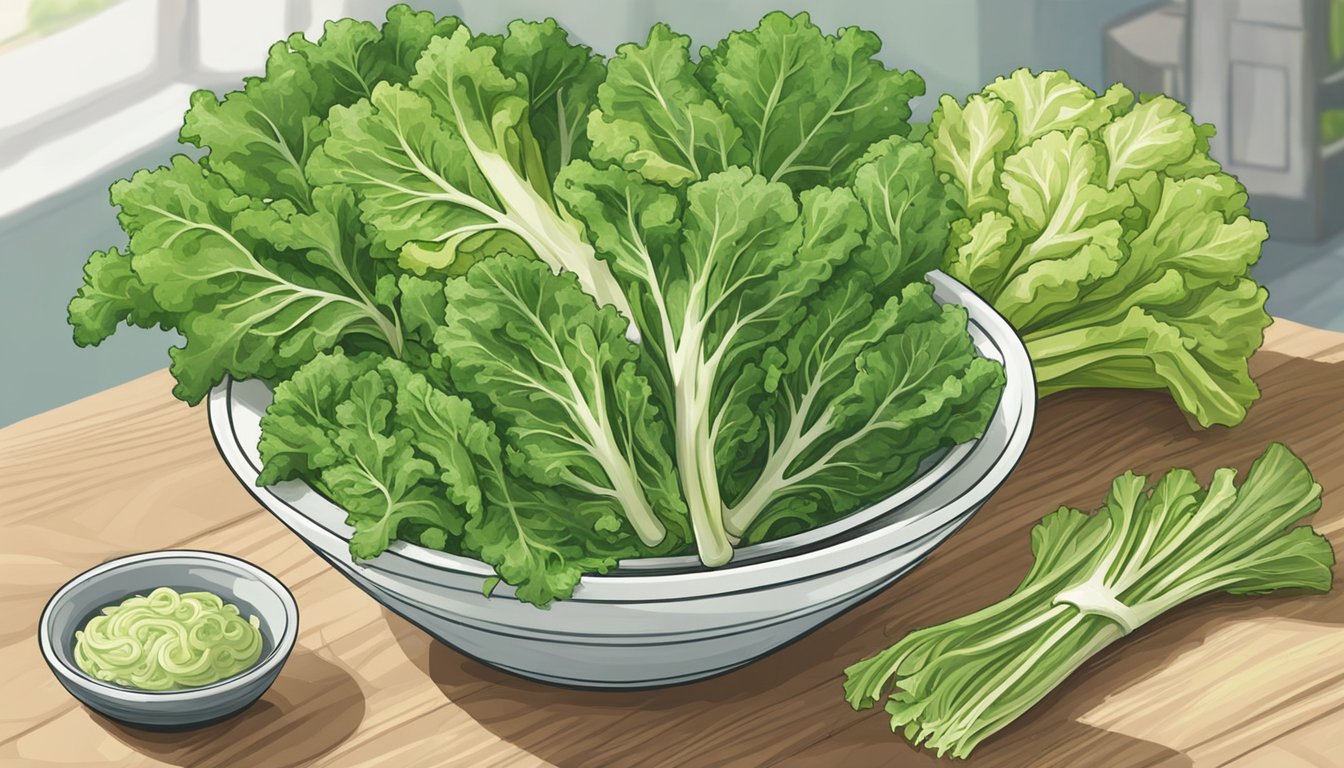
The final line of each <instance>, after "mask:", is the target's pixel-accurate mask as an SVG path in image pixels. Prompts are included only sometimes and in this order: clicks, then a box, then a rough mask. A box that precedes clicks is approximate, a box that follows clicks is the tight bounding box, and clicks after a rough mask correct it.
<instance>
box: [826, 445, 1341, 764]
mask: <svg viewBox="0 0 1344 768" xmlns="http://www.w3.org/2000/svg"><path fill="white" fill-rule="evenodd" d="M1235 475H1236V471H1235V470H1233V469H1230V468H1223V469H1219V470H1217V471H1216V472H1215V473H1214V475H1213V481H1212V483H1210V485H1209V487H1208V488H1207V489H1202V488H1200V486H1199V484H1198V483H1197V482H1196V481H1195V477H1194V475H1193V474H1192V473H1191V472H1190V471H1188V470H1185V469H1173V470H1171V471H1170V472H1167V474H1166V475H1164V476H1163V477H1162V478H1161V479H1160V480H1159V481H1158V482H1157V484H1156V485H1155V486H1154V487H1153V489H1152V490H1151V491H1147V492H1145V491H1144V488H1145V487H1146V485H1147V483H1148V478H1147V477H1144V476H1142V475H1135V474H1133V473H1130V472H1127V473H1125V474H1124V475H1122V476H1121V477H1119V478H1117V479H1116V480H1115V481H1114V483H1113V484H1112V486H1111V492H1110V495H1109V496H1107V498H1106V503H1105V506H1103V507H1102V508H1101V509H1100V510H1099V511H1098V512H1097V513H1096V514H1092V515H1089V514H1086V513H1083V512H1081V511H1079V510H1076V509H1069V508H1067V507H1065V508H1061V509H1060V510H1059V511H1057V512H1055V513H1054V514H1051V515H1048V516H1047V517H1045V518H1044V519H1043V520H1041V522H1040V523H1039V524H1037V526H1036V527H1035V528H1034V529H1033V530H1032V533H1031V548H1032V554H1033V555H1034V556H1035V563H1034V564H1033V565H1032V568H1031V571H1030V572H1029V573H1028V574H1027V576H1026V578H1025V579H1024V580H1023V581H1022V583H1021V584H1020V585H1019V586H1018V588H1017V589H1016V590H1015V591H1014V592H1013V594H1012V595H1010V596H1009V597H1008V598H1006V599H1004V600H1003V601H1001V602H999V603H997V604H995V605H992V606H989V607H988V608H985V609H983V610H980V611H977V612H975V613H973V614H970V615H969V616H965V617H962V618H960V619H955V620H953V621H949V622H947V623H945V624H940V625H938V626H936V627H929V628H926V629H921V630H918V631H915V632H912V633H910V634H909V635H907V636H906V637H905V638H903V639H902V640H901V641H900V642H898V643H896V645H894V646H892V647H891V648H889V649H887V650H885V651H883V652H882V653H879V654H878V655H876V656H873V657H871V658H869V659H865V660H863V661H860V662H859V663H857V664H854V665H853V666H851V667H849V668H848V669H846V670H845V674H846V676H847V680H846V682H845V693H846V698H847V699H848V701H849V703H850V704H851V705H852V706H853V707H854V708H855V709H861V708H865V707H871V706H873V705H874V704H876V703H877V701H878V699H880V698H882V696H883V691H884V690H885V689H886V688H887V687H888V686H889V685H891V686H894V687H895V688H896V689H897V690H896V691H895V692H894V693H892V694H891V696H890V698H889V700H888V701H887V706H886V709H887V712H889V713H890V714H891V727H892V730H893V731H895V730H897V729H903V732H904V735H905V737H906V738H907V739H908V740H910V742H911V743H912V744H915V745H916V746H918V745H924V746H927V747H929V748H930V749H933V750H936V751H937V753H938V754H939V756H941V755H943V754H944V753H948V752H950V753H951V754H952V756H954V757H966V756H967V755H969V754H970V752H971V750H973V749H975V747H976V745H977V744H979V743H980V742H981V741H982V740H983V739H985V738H986V737H988V736H990V735H991V734H993V733H995V732H997V731H998V730H1000V729H1001V728H1003V727H1004V726H1006V725H1008V723H1010V722H1012V721H1013V720H1014V719H1016V718H1017V717H1018V716H1019V715H1021V714H1022V713H1023V712H1025V711H1027V710H1028V709H1029V708H1031V707H1032V706H1033V705H1034V704H1036V702H1038V701H1040V700H1041V699H1042V698H1044V697H1045V696H1046V694H1048V693H1049V692H1050V691H1051V690H1052V689H1053V688H1054V687H1055V686H1057V685H1059V684H1060V683H1061V682H1062V681H1063V680H1064V679H1065V678H1067V677H1068V676H1069V675H1070V674H1072V673H1073V671H1074V670H1075V669H1077V668H1078V667H1079V666H1081V665H1082V664H1083V663H1084V662H1085V661H1087V660H1088V659H1089V658H1091V657H1092V656H1093V655H1095V654H1096V653H1097V652H1098V651H1100V650H1101V649H1103V648H1105V647H1106V646H1108V645H1110V644H1111V643H1113V642H1115V641H1116V640H1119V639H1120V638H1122V637H1124V636H1125V635H1127V634H1129V633H1130V632H1133V631H1134V630H1135V629H1136V628H1138V627H1140V626H1142V625H1144V624H1146V623H1147V622H1149V621H1152V620H1153V619H1154V618H1156V617H1158V616H1160V615H1161V614H1162V613H1164V612H1166V611H1168V610H1170V609H1172V608H1175V607H1176V606H1178V605H1180V604H1181V603H1184V602H1186V601H1188V600H1193V599H1195V598H1196V597H1199V596H1201V595H1206V594H1209V593H1211V592H1226V593H1228V594H1234V595H1254V594H1262V593H1265V592H1269V591H1271V590H1275V589H1285V588H1301V589H1308V590H1313V591H1318V592H1325V591H1327V590H1329V588H1330V582H1331V566H1332V565H1333V564H1334V552H1333V551H1332V550H1331V548H1330V544H1329V542H1327V541H1326V539H1325V538H1324V537H1322V536H1321V535H1319V534H1317V533H1316V532H1314V531H1313V530H1312V529H1311V528H1310V527H1307V526H1300V527H1293V526H1294V523H1296V522H1297V521H1299V520H1301V519H1302V518H1303V517H1305V516H1307V515H1309V514H1311V513H1312V512H1314V511H1316V509H1317V508H1318V507H1319V506H1320V492H1321V486H1320V485H1318V484H1317V483H1315V482H1313V480H1312V477H1311V473H1310V472H1309V471H1308V470H1307V467H1306V465H1304V464H1303V463H1302V461H1301V460H1300V459H1298V458H1297V457H1296V456H1295V455H1293V453H1292V452H1291V451H1289V450H1288V449H1287V448H1286V447H1284V446H1283V445H1281V444H1279V443H1274V444H1272V445H1270V446H1269V448H1268V449H1267V450H1266V451H1265V453H1264V455H1263V456H1261V457H1260V458H1259V459H1257V460H1256V462H1255V463H1254V464H1253V465H1252V466H1251V471H1250V473H1249V474H1248V475H1247V477H1246V481H1245V482H1244V483H1243V484H1242V485H1241V487H1240V488H1238V487H1236V486H1235V485H1233V478H1234V477H1235Z"/></svg>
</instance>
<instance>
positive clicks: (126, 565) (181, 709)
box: [38, 550, 299, 730]
mask: <svg viewBox="0 0 1344 768" xmlns="http://www.w3.org/2000/svg"><path fill="white" fill-rule="evenodd" d="M158 587H172V588H174V589H176V590H179V591H183V592H185V591H197V590H204V591H207V592H213V593H214V594H216V595H219V596H220V597H221V598H223V600H224V602H226V603H231V604H233V605H236V606H238V608H239V611H240V612H241V613H242V615H244V616H256V617H257V619H258V622H259V624H260V626H259V629H260V630H261V638H262V652H261V658H260V659H258V660H257V662H256V663H255V664H253V665H252V666H251V667H248V668H247V669H245V670H243V671H242V672H240V673H238V674H236V675H234V676H233V677H229V678H226V679H224V680H221V681H219V682H217V683H213V684H211V685H203V686H200V687H197V688H186V689H183V690H180V691H140V690H136V689H133V688H124V687H122V686H119V685H113V684H111V683H106V682H103V681H102V680H97V679H95V678H93V677H90V676H89V675H88V674H86V673H85V672H84V671H83V670H82V669H80V668H79V666H78V665H77V664H75V660H74V647H75V632H76V630H79V629H82V628H83V627H84V625H85V624H87V623H88V621H89V619H91V618H93V617H94V616H96V615H97V614H98V613H99V612H100V611H101V610H102V609H103V608H105V607H107V606H109V605H116V604H118V603H120V602H121V601H122V600H125V599H126V598H128V597H130V596H132V595H147V594H149V593H150V592H152V591H154V590H155V589H156V588H158ZM298 632H299V609H298V606H297V605H296V604H295V603H294V596H293V595H291V594H290V593H289V590H288V589H285V586H284V585H283V584H281V583H280V582H279V580H277V579H276V578H275V577H274V576H272V575H270V574H269V573H267V572H265V571H263V570H262V569H260V568H258V567H257V566H255V565H252V564H251V563H248V562H246V561H243V560H239V559H238V558H236V557H229V556H227V555H220V554H216V553H214V552H198V551H196V550H165V551H162V552H145V553H142V554H138V555H130V556H128V557H122V558H118V559H116V560H111V561H108V562H106V563H103V564H102V565H99V566H96V567H94V568H91V569H89V570H87V571H85V572H84V573H81V574H80V575H78V576H76V577H75V578H73V579H71V580H70V581H69V582H68V583H66V584H65V586H63V587H61V588H60V589H59V590H57V591H56V594H54V595H52V597H51V600H49V601H48V602H47V606H46V608H44V609H43V611H42V618H41V620H40V621H39V623H38V643H39V644H40V645H41V647H42V656H43V658H45V659H46V661H47V665H48V666H50V667H51V671H52V672H53V673H55V675H56V679H57V680H60V682H61V685H63V686H65V689H66V690H67V691H69V692H70V693H71V694H72V695H74V697H75V698H77V699H79V700H80V701H82V702H84V703H85V704H87V705H88V706H89V707H91V708H93V709H95V710H97V711H98V712H101V713H102V714H104V715H106V716H108V717H110V718H112V719H113V720H120V721H121V722H124V723H130V724H131V725H135V726H138V727H141V728H149V729H154V730H183V729H187V728H194V727H198V726H202V725H208V724H210V723H213V722H217V721H219V720H222V719H224V718H226V717H229V716H230V715H233V714H235V713H237V712H239V711H240V710H242V709H244V708H246V707H247V706H248V705H250V704H251V703H252V702H254V701H256V700H257V699H258V698H260V697H261V695H262V694H263V693H265V692H266V689H267V688H270V687H271V683H272V682H274V681H275V678H276V676H277V675H278V674H280V668H281V667H282V666H284V663H285V659H287V658H289V654H290V651H292V650H294V640H295V638H296V637H298Z"/></svg>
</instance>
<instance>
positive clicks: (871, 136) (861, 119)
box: [588, 12, 924, 192]
mask: <svg viewBox="0 0 1344 768" xmlns="http://www.w3.org/2000/svg"><path fill="white" fill-rule="evenodd" d="M689 48H690V38H688V37H686V36H684V35H678V34H676V33H675V32H673V31H672V30H671V29H669V28H668V27H667V26H666V25H662V24H659V25H656V26H654V28H653V30H652V31H651V32H650V33H649V38H648V40H647V42H646V43H645V44H644V45H642V46H641V45H637V44H635V43H629V44H626V45H623V46H620V47H619V48H617V49H616V57H615V58H614V59H612V61H611V62H610V64H609V66H608V75H607V79H606V82H604V83H603V84H602V85H601V87H599V88H598V92H597V107H598V108H597V109H596V110H595V111H594V112H593V114H592V116H591V118H590V121H589V125H588V132H589V135H590V136H591V137H592V139H593V149H592V157H593V159H594V160H595V161H599V162H602V163H613V164H616V165H619V166H621V167H624V168H625V169H627V170H631V171H636V172H638V173H640V174H641V175H642V176H643V177H644V178H646V179H648V180H650V181H656V182H661V183H664V184H668V185H672V186H679V185H681V184H685V183H687V182H689V181H692V180H696V179H704V178H707V177H708V176H709V175H710V174H713V173H716V172H718V171H722V170H724V169H726V168H729V167H731V166H737V165H741V166H745V167H747V168H749V169H750V170H752V171H753V172H754V173H756V174H757V175H760V176H764V177H765V178H766V179H767V180H769V181H782V182H784V183H786V184H788V185H789V186H790V188H791V189H793V190H794V191H795V192H797V191H801V190H803V189H807V188H809V187H812V186H817V185H819V184H828V185H833V184H837V183H839V182H841V181H842V180H844V179H845V178H846V174H847V172H848V171H849V167H850V164H851V163H853V162H854V161H855V160H856V159H858V158H859V157H860V156H861V155H863V153H864V152H865V150H867V148H868V146H869V145H870V144H872V143H874V142H876V141H878V140H880V139H884V138H886V137H888V136H893V135H895V136H905V135H907V134H908V133H909V131H910V125H909V123H908V119H909V117H910V107H909V102H910V99H911V98H913V97H915V96H918V95H921V94H922V93H923V92H924V81H923V80H922V79H920V77H919V76H918V75H916V74H914V73H912V72H901V71H899V70H888V69H886V68H885V67H884V66H883V65H882V64H881V63H880V62H878V61H877V60H875V59H874V58H873V57H874V56H875V55H876V54H877V52H878V50H879V49H880V48H881V43H880V42H879V41H878V39H877V36H876V35H874V34H872V33H871V32H866V31H864V30H860V29H857V28H854V27H850V28H846V29H842V30H840V32H839V34H838V35H824V34H822V32H821V30H819V29H818V28H817V27H816V26H815V25H813V24H812V22H811V20H810V19H809V17H808V15H807V14H806V13H800V14H798V15H796V16H793V17H790V16H787V15H785V14H783V13H778V12H776V13H772V14H769V15H767V16H766V17H765V18H764V19H762V20H761V23H760V25H759V26H758V27H757V28H756V29H754V30H750V31H744V32H734V33H733V34H731V35H729V36H728V37H727V38H725V39H724V40H723V41H722V42H720V43H719V44H718V45H717V46H716V47H714V48H704V49H702V50H701V52H700V61H699V62H698V63H697V62H692V61H691V60H690V57H689Z"/></svg>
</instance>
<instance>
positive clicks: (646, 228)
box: [557, 139, 1002, 565]
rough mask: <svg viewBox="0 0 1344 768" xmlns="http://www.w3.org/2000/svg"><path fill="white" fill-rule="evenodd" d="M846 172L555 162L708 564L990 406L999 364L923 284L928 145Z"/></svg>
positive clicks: (883, 155) (830, 507)
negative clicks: (657, 414) (666, 411)
mask: <svg viewBox="0 0 1344 768" xmlns="http://www.w3.org/2000/svg"><path fill="white" fill-rule="evenodd" d="M920 158H922V159H923V164H922V165H921V164H920V163H918V162H917V160H918V159H920ZM903 174H906V175H907V177H905V178H901V179H900V180H899V181H898V180H897V178H898V177H902V175H903ZM854 175H855V177H856V178H858V179H860V180H862V181H861V183H859V184H858V185H857V190H858V193H859V194H858V195H856V194H855V192H853V191H850V190H849V189H847V188H826V187H815V188H812V189H809V190H806V191H804V192H803V193H802V194H801V195H800V196H798V198H797V202H795V198H794V196H793V194H792V193H791V191H790V190H789V188H788V187H787V186H785V185H784V184H782V183H779V182H770V181H768V180H766V179H765V178H764V177H762V176H760V175H756V174H753V173H752V172H751V171H750V170H748V169H746V168H733V169H730V170H727V171H723V172H720V173H716V174H712V175H710V176H709V177H708V178H706V179H704V180H703V181H697V182H694V183H691V184H689V185H686V186H684V187H681V188H677V187H672V186H666V185H660V184H656V183H653V182H650V181H648V180H646V179H645V178H644V177H643V176H642V174H640V173H631V172H627V171H624V170H622V169H620V168H616V167H611V168H606V169H601V170H599V169H597V168H594V167H593V166H591V165H587V164H584V163H576V164H573V165H571V166H570V167H569V168H567V169H566V170H565V172H564V173H562V174H561V178H560V182H559V184H558V186H557V194H558V196H559V197H560V198H561V199H562V200H563V201H564V203H565V205H566V206H567V207H568V208H569V210H571V211H572V212H573V213H574V215H575V216H577V217H578V218H580V219H581V220H582V221H583V222H584V225H585V228H586V229H587V231H589V232H590V233H591V234H592V238H593V243H594V246H595V247H596V248H597V251H598V253H599V255H601V256H602V257H603V258H604V259H606V260H607V261H608V262H609V263H610V264H611V265H612V270H613V272H614V273H615V274H616V276H617V278H618V280H619V281H620V282H621V283H622V284H623V285H626V286H628V290H629V292H630V293H629V295H630V301H631V306H632V309H633V311H634V313H635V317H636V318H637V321H638V322H639V325H640V328H641V338H642V339H643V344H645V345H647V346H649V347H650V348H651V349H655V350H657V351H658V354H657V355H656V358H657V359H658V360H660V361H661V363H662V364H661V366H660V368H659V370H658V374H657V378H656V381H655V383H654V385H653V389H654V391H657V392H659V393H661V394H662V396H663V397H664V398H666V400H667V401H668V402H670V403H671V411H672V413H673V414H675V418H674V429H673V434H674V442H675V444H676V466H677V469H678V471H679V473H680V475H681V485H682V493H683V496H684V498H685V502H686V505H687V508H688V511H689V515H690V519H691V523H692V526H693V528H694V532H695V539H696V543H697V545H698V548H699V552H700V556H701V559H702V560H704V561H705V562H706V563H707V564H710V565H716V564H721V563H723V562H726V561H727V559H729V558H730V557H731V555H732V547H733V545H734V544H736V543H737V542H739V541H741V540H742V539H743V538H744V537H747V538H764V537H765V535H766V533H767V532H768V531H769V530H770V528H771V524H770V522H769V521H770V520H771V519H772V516H778V517H781V518H783V517H792V518H798V517H800V516H801V518H802V519H803V520H804V521H805V522H804V524H803V525H804V527H806V526H807V525H811V524H816V523H818V522H820V521H822V520H825V519H827V517H828V516H832V515H838V514H843V513H844V512H848V511H851V510H852V509H853V508H854V507H855V506H857V505H858V504H860V503H862V502H863V501H864V500H867V499H872V498H875V497H877V493H878V492H877V491H876V490H875V488H877V487H881V488H890V487H898V486H899V485H901V484H903V483H904V482H905V481H906V480H908V479H909V477H910V476H911V475H912V474H913V472H914V470H915V468H916V466H917V464H918V462H919V461H920V460H922V459H923V458H925V457H926V456H928V455H930V454H931V453H933V452H934V451H936V450H937V449H938V448H940V447H943V446H945V445H950V444H951V443H952V442H956V441H961V440H966V439H969V438H970V437H974V436H975V435H978V434H979V431H980V430H982V429H983V428H984V424H985V423H986V422H987V420H988V418H989V415H990V414H991V413H992V411H993V407H994V404H995V403H996V402H997V395H998V393H999V392H1000V391H1001V387H1002V370H1001V368H1000V367H999V366H998V365H997V364H994V363H990V362H989V361H986V360H983V359H981V358H979V357H978V356H977V355H976V354H975V353H974V350H973V347H972V345H971V343H970V338H969V336H968V335H967V333H966V318H965V315H964V313H962V312H961V311H960V310H957V309H955V308H951V307H948V308H942V307H940V306H939V305H938V304H937V303H936V302H934V301H933V300H932V296H931V291H930V288H929V287H928V285H927V284H924V283H922V282H919V278H920V276H922V272H923V268H922V266H924V265H927V263H928V261H929V260H930V259H931V258H933V257H935V256H936V255H937V253H938V249H937V248H930V247H928V242H929V241H931V240H932V239H933V238H935V237H936V235H931V234H930V233H931V231H934V232H936V230H937V229H938V227H939V226H944V227H945V226H946V221H947V213H946V211H945V210H944V209H943V208H942V200H941V198H940V197H939V196H938V195H937V194H936V193H933V192H929V191H928V188H927V187H925V186H923V185H922V184H920V183H919V182H920V181H923V180H925V178H927V177H929V176H931V175H932V170H931V167H930V165H929V160H928V156H927V153H925V152H923V151H921V150H920V149H919V148H918V147H916V146H914V145H910V144H908V143H906V142H904V141H903V140H900V139H892V140H888V142H887V143H886V144H885V145H884V146H883V147H882V148H881V149H880V150H879V151H876V152H874V153H872V154H871V156H869V157H868V158H867V159H866V162H865V163H864V164H863V165H862V166H860V167H859V168H858V169H857V170H856V171H855V174H854ZM922 177H924V178H922ZM916 190H918V191H916ZM860 196H862V199H861V197H860ZM911 206H915V207H919V208H921V210H920V211H919V212H918V213H915V212H913V211H910V210H909V207H911ZM912 281H913V282H912ZM823 285H825V286H826V287H825V290H822V286H823ZM892 290H896V291H897V295H894V296H893V295H890V293H889V292H890V291H892ZM883 435H885V437H883ZM920 435H925V437H920ZM958 436H960V437H958ZM878 444H882V445H883V448H882V449H881V450H873V446H874V445H878ZM842 488H849V489H850V491H844V490H842ZM758 522H759V524H758V525H757V527H756V531H757V532H756V533H755V534H754V536H749V535H748V534H749V532H750V531H751V529H752V526H753V524H754V523H758Z"/></svg>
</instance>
